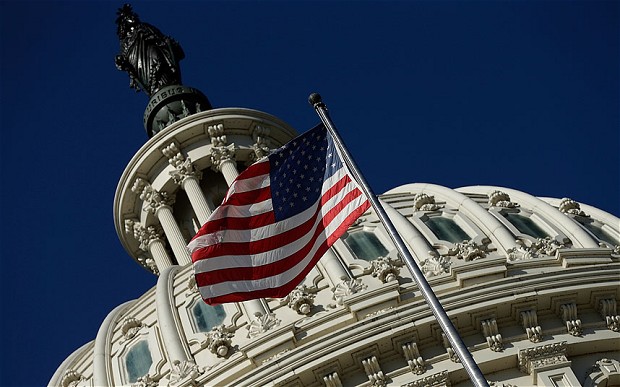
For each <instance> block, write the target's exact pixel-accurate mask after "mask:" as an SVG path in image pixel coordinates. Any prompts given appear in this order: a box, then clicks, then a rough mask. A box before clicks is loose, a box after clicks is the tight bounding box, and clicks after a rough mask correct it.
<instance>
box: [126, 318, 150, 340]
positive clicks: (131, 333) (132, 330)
mask: <svg viewBox="0 0 620 387" xmlns="http://www.w3.org/2000/svg"><path fill="white" fill-rule="evenodd" d="M144 326H145V325H144V324H143V323H142V321H140V320H138V319H137V318H135V317H126V318H125V319H124V320H123V322H122V324H121V333H122V334H123V337H124V338H125V340H131V339H132V338H134V337H135V336H136V334H137V333H138V331H140V329H142V328H143V327H144Z"/></svg>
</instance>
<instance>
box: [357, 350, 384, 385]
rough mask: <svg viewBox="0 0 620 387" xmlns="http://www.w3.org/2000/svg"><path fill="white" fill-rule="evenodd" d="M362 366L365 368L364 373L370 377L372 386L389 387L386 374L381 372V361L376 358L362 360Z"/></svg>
mask: <svg viewBox="0 0 620 387" xmlns="http://www.w3.org/2000/svg"><path fill="white" fill-rule="evenodd" d="M362 366H363V367H364V371H365V372H366V376H368V380H369V381H370V385H371V386H376V387H383V386H386V385H387V381H386V380H385V374H384V373H383V371H381V367H380V366H379V360H377V357H376V356H371V357H369V358H367V359H364V360H362Z"/></svg>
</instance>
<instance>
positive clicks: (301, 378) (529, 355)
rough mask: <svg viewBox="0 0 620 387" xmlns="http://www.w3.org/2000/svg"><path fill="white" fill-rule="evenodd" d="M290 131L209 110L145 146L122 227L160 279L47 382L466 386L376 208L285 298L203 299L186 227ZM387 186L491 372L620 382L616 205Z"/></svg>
mask: <svg viewBox="0 0 620 387" xmlns="http://www.w3.org/2000/svg"><path fill="white" fill-rule="evenodd" d="M295 136H296V131H295V129H293V128H292V127H290V126H289V125H288V124H286V123H284V122H282V121H281V120H280V119H278V118H276V117H274V116H271V115H269V114H266V113H263V112H259V111H256V110H251V109H242V108H223V109H212V110H209V111H204V112H198V113H196V114H193V115H191V116H189V117H186V118H182V119H180V120H178V121H176V122H174V123H172V124H171V125H170V126H168V127H166V128H164V129H162V130H161V131H160V132H159V133H156V134H155V135H154V136H153V137H152V138H151V139H150V140H149V141H148V142H147V143H146V144H145V145H144V146H143V147H142V148H141V149H140V150H139V151H138V152H137V153H136V154H135V156H134V157H133V159H132V160H131V161H130V162H129V164H128V166H127V168H126V170H125V172H124V173H123V175H122V176H121V179H120V182H119V184H118V188H117V191H116V195H115V199H114V216H115V224H116V230H117V234H118V236H119V238H120V241H121V243H122V245H123V246H124V247H125V249H126V251H127V252H128V254H129V255H130V256H131V257H133V259H135V260H136V262H137V263H138V264H140V265H142V266H143V267H144V269H145V270H148V271H150V272H152V273H153V274H154V275H157V276H158V279H157V284H156V286H154V287H153V288H152V289H151V290H149V291H147V292H146V293H145V294H144V295H142V296H141V297H140V298H138V299H136V300H132V301H129V302H127V303H124V304H122V305H120V306H118V307H117V308H116V309H114V310H112V311H111V312H110V313H109V314H108V316H107V318H106V319H105V320H104V321H103V322H102V324H101V327H100V329H99V331H98V333H97V334H96V337H95V339H94V340H93V341H91V342H90V343H87V344H85V345H84V346H83V347H82V348H80V349H78V350H76V351H75V352H74V353H73V354H72V355H70V356H69V357H68V358H67V359H66V360H65V361H64V362H63V363H62V364H61V365H60V367H59V368H58V370H57V371H56V373H55V374H54V375H53V377H52V379H51V380H50V385H55V386H56V385H58V386H114V385H124V386H225V385H234V386H267V385H273V386H330V387H333V386H401V385H405V386H466V385H469V383H470V382H469V380H468V376H467V373H466V372H465V370H464V369H463V366H462V365H461V364H460V363H459V362H458V358H457V357H456V356H455V353H454V350H453V349H452V348H451V346H450V343H449V342H448V340H447V339H446V337H445V336H444V335H443V333H442V331H441V329H440V327H439V325H438V323H437V321H436V320H435V318H434V317H433V314H432V313H431V311H430V309H429V307H428V305H427V304H426V303H425V301H424V298H423V297H422V295H421V293H420V291H419V290H418V287H417V285H416V283H415V281H414V280H413V278H412V276H411V274H410V273H409V272H408V270H407V269H406V267H405V266H404V265H403V262H402V261H401V258H400V257H399V255H398V253H397V251H396V249H395V248H394V246H393V244H392V242H391V240H390V238H389V236H388V235H387V232H386V230H385V228H384V227H383V226H382V225H381V224H380V222H379V221H378V219H377V216H376V215H375V213H374V212H373V211H372V210H369V211H367V212H366V213H365V214H363V215H362V217H360V218H359V219H358V221H357V222H356V223H355V224H354V225H353V226H351V227H350V228H349V229H348V231H347V232H346V233H345V235H343V236H342V237H341V238H340V239H339V240H338V241H336V243H335V244H334V245H333V246H332V247H331V248H330V250H328V252H327V253H326V254H325V255H324V256H323V257H322V259H321V260H320V261H319V263H318V264H317V265H316V267H314V268H313V269H312V270H311V271H310V274H309V275H308V276H307V277H306V278H305V280H304V281H303V282H302V283H301V284H300V285H299V286H298V287H297V288H296V289H295V290H294V291H293V292H291V293H290V294H289V295H288V296H287V297H285V298H281V299H276V298H267V299H258V300H251V301H246V302H243V303H228V304H223V305H218V306H209V305H207V304H205V303H204V302H203V301H202V299H201V298H200V295H199V294H198V292H197V287H196V282H195V280H194V276H193V270H192V266H191V259H190V257H189V254H188V252H187V250H186V248H185V246H186V244H187V242H188V241H189V239H190V238H191V237H192V236H193V235H194V234H195V233H196V231H197V230H198V228H199V226H200V225H201V224H202V223H204V221H205V220H206V218H207V217H208V216H209V215H210V213H211V212H212V211H213V210H214V208H215V205H214V203H219V202H220V201H221V199H222V198H223V196H224V194H225V192H226V189H227V187H228V185H230V183H231V182H232V181H233V180H234V178H235V177H236V176H237V175H238V173H239V171H241V170H243V169H245V168H246V167H247V166H248V165H249V164H251V163H252V162H253V161H255V160H257V159H258V158H260V157H262V156H263V155H265V154H266V153H267V152H269V150H270V149H274V148H277V147H280V146H282V145H283V144H285V143H286V142H287V141H289V140H291V139H293V138H294V137H295ZM379 198H380V200H381V202H382V205H383V207H384V209H385V210H386V212H387V214H388V216H389V217H390V219H391V220H392V222H393V223H394V225H395V227H396V229H397V231H398V233H399V234H400V235H401V236H402V238H403V239H404V241H405V243H406V245H407V248H408V249H409V251H410V252H411V254H412V256H413V257H414V259H415V261H416V263H417V265H418V266H419V267H420V268H421V270H422V272H423V273H424V275H425V277H426V278H427V280H428V282H429V283H430V285H431V286H432V289H433V291H434V292H435V294H436V295H437V297H438V299H439V300H440V302H441V304H442V305H443V308H444V309H445V311H446V313H447V314H448V316H449V318H450V319H451V321H452V323H453V324H454V326H455V327H456V329H457V330H458V333H459V335H460V336H461V338H462V340H463V342H464V343H465V344H466V345H467V348H468V349H469V351H470V352H471V354H472V356H473V358H474V359H475V361H476V363H477V364H478V366H479V367H480V369H481V371H482V372H483V373H484V375H485V377H486V379H487V380H488V381H489V384H491V385H496V386H502V385H503V386H530V385H572V386H578V385H584V386H608V385H613V384H618V383H620V362H619V361H620V351H619V348H620V333H619V331H620V317H619V316H618V312H617V307H616V302H617V299H618V296H619V287H618V278H620V229H619V225H620V219H618V218H617V217H615V216H613V215H611V214H609V213H606V212H604V211H601V210H599V209H597V208H595V207H592V206H589V205H586V204H584V203H578V202H576V201H574V200H571V199H569V198H540V197H536V196H532V195H531V194H529V193H525V192H520V191H517V190H513V189H510V188H507V187H494V186H471V187H461V188H457V189H451V188H447V187H443V186H440V185H434V184H420V183H415V184H407V185H402V186H399V187H396V188H394V189H392V190H390V191H388V192H385V193H384V194H382V195H379Z"/></svg>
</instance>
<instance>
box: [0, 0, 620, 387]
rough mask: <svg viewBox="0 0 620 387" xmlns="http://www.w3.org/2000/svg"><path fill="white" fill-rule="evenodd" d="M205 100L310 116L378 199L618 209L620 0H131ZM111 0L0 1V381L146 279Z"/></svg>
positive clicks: (54, 354) (76, 338)
mask: <svg viewBox="0 0 620 387" xmlns="http://www.w3.org/2000/svg"><path fill="white" fill-rule="evenodd" d="M132 4H133V5H134V9H135V10H136V12H137V13H138V14H139V15H140V17H141V19H142V20H143V21H146V22H149V23H151V24H154V25H155V26H157V27H158V28H159V29H160V30H162V32H164V33H165V34H168V35H170V36H172V37H174V38H175V39H176V40H177V41H179V42H180V44H181V46H182V47H183V49H184V50H185V53H186V58H185V59H184V60H183V61H182V62H181V67H182V73H183V81H184V84H186V85H188V86H193V87H196V88H199V89H200V90H202V91H203V92H204V93H205V94H206V95H207V96H208V97H209V99H210V100H211V103H212V104H213V105H214V107H233V106H239V107H248V108H254V109H257V110H262V111H265V112H268V113H271V114H273V115H276V116H278V117H280V118H282V119H283V120H285V121H287V122H288V123H290V124H291V125H293V126H294V127H296V128H297V129H298V130H299V131H300V132H301V131H305V130H306V129H308V128H310V127H312V126H313V125H314V124H315V123H317V122H318V117H317V116H316V114H315V113H314V111H313V110H312V109H311V108H310V107H309V105H308V104H307V97H308V95H309V94H310V93H311V92H314V91H318V92H320V93H321V94H322V95H323V98H324V101H325V102H326V103H327V105H328V107H329V108H330V112H331V115H332V118H333V119H334V121H335V123H336V125H337V126H338V128H339V130H340V132H341V135H342V137H343V138H344V140H345V142H346V144H347V145H348V147H349V149H350V152H351V153H352V155H353V157H354V158H355V160H356V162H357V164H358V165H359V167H360V168H361V170H362V171H363V172H364V174H365V176H366V179H367V180H368V181H369V183H370V184H371V185H372V187H373V189H374V191H375V192H376V193H381V192H384V191H386V190H388V189H390V188H393V187H395V186H397V185H400V184H405V183H409V182H425V183H435V184H440V185H444V186H448V187H451V188H456V187H460V186H466V185H476V184H489V185H498V186H505V187H510V188H515V189H518V190H522V191H525V192H528V193H531V194H534V195H537V196H550V197H557V198H562V197H570V198H572V199H574V200H577V201H580V202H584V203H587V204H591V205H594V206H596V207H599V208H601V209H603V210H606V211H608V212H610V213H612V214H614V215H616V216H618V215H620V200H619V198H620V192H619V190H620V183H619V179H620V171H619V168H620V160H619V156H618V146H619V145H620V135H619V127H620V125H619V107H620V103H619V102H620V100H619V99H620V98H619V95H620V93H619V91H620V87H619V69H620V63H619V58H618V52H619V49H618V47H620V46H619V37H620V33H619V32H620V29H619V24H620V17H619V16H620V15H619V12H618V11H619V9H618V8H619V4H620V3H618V2H611V1H609V2H596V1H588V2H580V1H570V2H562V1H553V2H552V1H546V2H544V1H543V2H528V1H515V2H510V1H493V2H491V1H489V2H485V1H475V2H473V1H471V2H470V1H459V2H443V1H439V2H431V1H420V2H414V1H410V2H408V1H399V2H383V1H382V2H379V1H340V2H328V1H315V2H304V1H295V2H276V1H270V2H257V1H228V2H209V1H205V2H197V1H184V2H175V3H173V2H164V1H157V2H133V3H132ZM121 5H122V2H103V1H100V2H85V1H84V2H81V1H73V2H51V1H46V2H11V1H8V2H7V1H2V2H0V14H1V16H0V17H1V24H0V28H1V30H0V32H1V33H0V41H1V57H0V58H1V60H0V69H1V71H0V84H1V90H0V91H1V105H0V118H1V119H0V129H1V132H0V133H1V135H2V137H1V139H0V147H1V148H0V155H1V162H0V167H1V175H2V180H1V182H2V183H1V187H2V200H1V205H0V206H1V207H0V211H1V212H0V219H1V220H2V221H1V227H2V232H1V239H0V243H1V249H0V254H1V255H0V258H1V261H2V262H1V263H2V267H1V269H0V275H1V280H0V284H1V286H2V298H1V300H2V303H1V308H0V313H1V317H2V318H1V319H0V321H1V322H0V323H1V324H2V325H1V328H2V329H1V330H0V332H2V336H1V342H0V343H1V348H2V353H3V354H4V356H3V358H4V359H3V362H2V365H1V368H0V385H2V386H11V385H16V386H17V385H19V386H40V385H44V384H45V383H47V381H49V379H50V378H51V376H52V374H53V372H54V371H55V370H56V368H57V367H58V366H59V365H60V363H61V362H62V361H63V360H64V359H65V358H66V357H67V356H68V355H69V354H70V353H71V352H73V351H74V350H75V349H77V348H78V347H80V346H81V345H82V344H84V343H86V342H88V341H90V340H93V339H94V338H95V336H96V334H97V329H98V327H99V325H100V323H101V322H102V321H103V319H104V318H105V316H106V315H107V313H108V312H109V311H110V310H112V309H113V308H114V307H115V306H117V305H119V304H120V303H122V302H124V301H127V300H129V299H133V298H137V297H139V296H140V295H141V294H142V293H144V292H145V291H146V290H147V289H149V288H150V287H152V286H153V285H154V284H155V280H156V279H155V277H153V276H152V275H150V274H148V273H147V272H146V271H145V270H143V269H142V268H140V267H139V266H138V265H137V264H136V263H134V262H133V260H132V259H131V258H130V257H129V256H127V254H126V253H125V251H124V250H123V248H122V247H121V245H120V242H119V241H118V238H117V236H116V233H115V230H114V225H113V216H112V204H113V197H114V192H115V189H116V184H117V182H118V180H119V178H120V176H121V174H122V172H123V170H124V168H125V166H126V164H127V162H128V161H129V160H130V159H131V157H132V156H133V154H134V153H135V152H136V151H137V150H138V149H139V148H140V146H141V145H142V144H144V142H146V140H147V137H146V134H145V132H144V129H143V127H142V114H143V112H144V108H145V106H146V103H147V97H146V96H145V95H144V94H143V93H138V94H136V93H135V92H134V91H133V90H130V89H129V88H128V83H129V81H128V78H127V75H126V74H125V73H121V72H119V71H117V70H116V68H115V67H114V56H115V55H116V54H117V52H118V40H117V38H116V35H115V32H116V26H115V24H114V20H115V18H116V15H115V13H116V9H117V8H118V7H120V6H121Z"/></svg>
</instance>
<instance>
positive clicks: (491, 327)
mask: <svg viewBox="0 0 620 387" xmlns="http://www.w3.org/2000/svg"><path fill="white" fill-rule="evenodd" d="M480 325H481V326H482V334H483V335H484V337H485V339H486V341H487V344H488V345H489V348H490V349H491V351H493V352H501V351H503V350H504V343H503V342H502V335H501V334H500V333H499V330H498V328H497V321H496V320H495V318H489V319H486V320H482V321H481V322H480Z"/></svg>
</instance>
